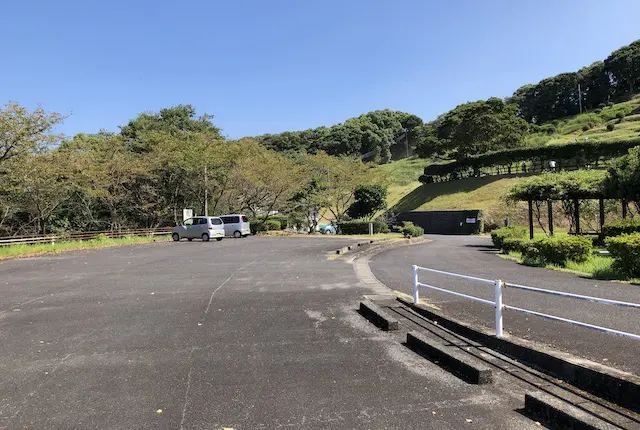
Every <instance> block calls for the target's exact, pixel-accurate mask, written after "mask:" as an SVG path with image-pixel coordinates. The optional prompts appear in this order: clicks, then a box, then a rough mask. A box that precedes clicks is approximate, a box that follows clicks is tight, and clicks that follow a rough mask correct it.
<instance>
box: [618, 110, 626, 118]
mask: <svg viewBox="0 0 640 430" xmlns="http://www.w3.org/2000/svg"><path fill="white" fill-rule="evenodd" d="M625 116H626V115H625V114H624V113H623V112H616V118H618V119H622V118H624V117H625Z"/></svg>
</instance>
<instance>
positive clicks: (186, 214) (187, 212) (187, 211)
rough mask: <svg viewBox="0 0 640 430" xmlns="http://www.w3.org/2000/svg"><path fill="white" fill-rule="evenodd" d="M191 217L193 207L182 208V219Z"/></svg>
mask: <svg viewBox="0 0 640 430" xmlns="http://www.w3.org/2000/svg"><path fill="white" fill-rule="evenodd" d="M189 218H193V209H182V221H184V220H186V219H189Z"/></svg>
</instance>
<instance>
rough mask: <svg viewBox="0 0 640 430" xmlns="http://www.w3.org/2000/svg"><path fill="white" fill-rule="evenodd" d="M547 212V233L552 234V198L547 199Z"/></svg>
mask: <svg viewBox="0 0 640 430" xmlns="http://www.w3.org/2000/svg"><path fill="white" fill-rule="evenodd" d="M547 214H548V218H549V234H550V235H551V236H553V200H547Z"/></svg>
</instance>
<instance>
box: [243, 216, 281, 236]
mask: <svg viewBox="0 0 640 430" xmlns="http://www.w3.org/2000/svg"><path fill="white" fill-rule="evenodd" d="M249 222H250V223H251V233H252V234H257V233H260V232H263V231H275V230H280V229H281V224H280V221H278V220H276V219H271V218H269V219H268V220H267V221H266V222H264V221H262V220H259V219H257V218H252V219H251V220H249Z"/></svg>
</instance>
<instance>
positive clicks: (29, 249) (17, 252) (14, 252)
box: [0, 235, 171, 259]
mask: <svg viewBox="0 0 640 430" xmlns="http://www.w3.org/2000/svg"><path fill="white" fill-rule="evenodd" d="M170 239H171V237H170V236H169V235H162V236H126V237H121V238H107V237H100V238H97V239H91V240H70V241H65V242H57V243H53V244H52V243H39V244H34V245H24V244H23V245H10V246H3V247H0V259H3V258H12V257H31V256H36V255H42V254H58V253H61V252H66V251H76V250H82V249H95V248H106V247H111V246H122V245H135V244H141V243H150V242H166V241H168V240H170Z"/></svg>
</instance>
